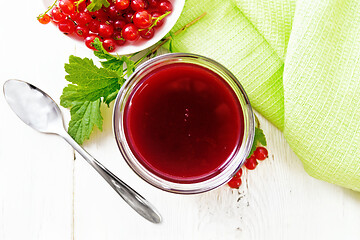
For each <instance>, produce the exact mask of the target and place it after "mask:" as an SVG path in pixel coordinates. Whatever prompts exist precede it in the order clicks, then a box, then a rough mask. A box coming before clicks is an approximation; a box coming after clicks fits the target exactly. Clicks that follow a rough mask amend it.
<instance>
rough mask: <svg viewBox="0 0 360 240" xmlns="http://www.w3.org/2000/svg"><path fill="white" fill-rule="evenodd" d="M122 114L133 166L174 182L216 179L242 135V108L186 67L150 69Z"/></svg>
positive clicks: (207, 77)
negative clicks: (134, 160) (132, 157)
mask: <svg viewBox="0 0 360 240" xmlns="http://www.w3.org/2000/svg"><path fill="white" fill-rule="evenodd" d="M124 114H125V115H124V131H125V137H126V139H127V142H128V144H129V146H130V148H131V151H132V152H133V154H134V155H135V157H136V158H137V159H138V161H139V162H140V163H141V164H142V165H143V166H144V167H145V168H147V169H148V170H149V171H150V172H152V173H154V174H155V175H157V176H159V177H161V178H163V179H166V180H169V181H172V182H178V183H183V182H188V183H195V182H198V181H203V180H205V179H209V178H211V177H213V176H215V175H217V174H218V173H219V171H220V169H221V167H223V166H225V165H226V163H227V162H228V160H230V159H231V157H232V156H233V154H234V153H235V152H236V149H237V148H238V147H239V144H241V142H242V138H243V134H244V117H243V113H242V108H241V106H240V103H239V101H238V98H237V97H236V94H235V93H234V91H233V90H232V88H231V87H230V86H229V85H228V84H227V83H226V81H225V80H223V79H222V78H221V77H220V76H219V75H217V74H216V73H214V72H212V71H211V70H208V69H206V68H205V67H202V66H199V65H196V64H192V63H173V64H169V65H166V66H161V67H158V68H157V69H155V70H152V71H151V72H150V73H149V74H147V75H146V76H145V77H144V78H143V79H141V80H140V81H139V82H138V83H137V85H136V86H135V89H134V90H133V91H132V93H131V95H130V97H129V100H128V101H127V103H126V105H125V111H124Z"/></svg>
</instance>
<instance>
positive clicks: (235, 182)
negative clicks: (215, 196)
mask: <svg viewBox="0 0 360 240" xmlns="http://www.w3.org/2000/svg"><path fill="white" fill-rule="evenodd" d="M241 183H242V181H241V178H232V179H231V180H230V181H229V182H228V185H229V187H231V188H239V187H240V186H241Z"/></svg>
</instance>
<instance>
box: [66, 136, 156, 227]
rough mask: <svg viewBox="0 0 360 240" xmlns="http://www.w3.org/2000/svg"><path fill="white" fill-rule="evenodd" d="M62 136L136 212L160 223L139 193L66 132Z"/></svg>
mask: <svg viewBox="0 0 360 240" xmlns="http://www.w3.org/2000/svg"><path fill="white" fill-rule="evenodd" d="M60 136H61V137H63V138H64V139H65V140H66V141H67V142H68V143H69V144H70V145H71V146H72V147H73V148H74V149H75V150H76V151H77V152H78V153H79V154H80V155H81V156H82V157H83V158H84V159H85V160H86V161H87V162H88V163H89V164H90V165H91V166H93V167H94V168H95V170H96V171H97V172H98V173H99V174H100V175H101V176H102V177H103V178H104V179H105V180H106V181H107V182H108V183H109V184H110V186H111V187H112V188H113V189H114V190H115V191H116V192H117V193H118V194H119V195H120V196H121V197H122V198H123V199H124V200H125V202H126V203H127V204H129V205H130V206H131V207H132V208H133V209H134V210H135V211H136V212H137V213H139V214H140V215H141V216H143V217H144V218H146V219H147V220H149V221H150V222H153V223H160V222H161V216H160V214H159V213H158V212H157V210H156V209H155V208H154V207H153V206H152V205H151V204H150V203H149V202H148V201H147V200H146V199H145V198H143V197H142V196H141V195H140V194H138V193H137V192H136V191H135V190H133V189H132V188H131V187H129V186H128V185H127V184H126V183H124V182H123V181H121V180H120V179H119V178H118V177H117V176H115V175H114V174H113V173H112V172H110V171H109V170H108V169H107V168H106V167H104V166H103V165H102V164H101V163H99V162H98V161H97V160H96V159H95V158H94V157H92V156H91V155H90V154H89V153H88V152H87V151H86V150H85V149H83V148H82V147H81V146H80V145H79V144H78V143H77V142H76V141H75V140H74V139H73V138H72V137H71V136H70V135H69V134H68V133H67V132H65V131H64V133H62V134H61V135H60Z"/></svg>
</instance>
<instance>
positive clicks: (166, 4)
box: [158, 0, 173, 13]
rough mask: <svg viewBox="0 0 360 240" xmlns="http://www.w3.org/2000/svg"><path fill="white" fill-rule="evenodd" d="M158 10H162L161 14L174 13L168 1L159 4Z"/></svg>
mask: <svg viewBox="0 0 360 240" xmlns="http://www.w3.org/2000/svg"><path fill="white" fill-rule="evenodd" d="M158 9H159V10H160V12H163V13H166V12H170V11H172V9H173V6H172V4H171V2H169V1H168V0H161V1H160V2H159V5H158Z"/></svg>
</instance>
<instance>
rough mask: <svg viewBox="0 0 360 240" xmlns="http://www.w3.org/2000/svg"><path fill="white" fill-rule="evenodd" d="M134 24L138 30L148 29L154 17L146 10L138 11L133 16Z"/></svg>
mask: <svg viewBox="0 0 360 240" xmlns="http://www.w3.org/2000/svg"><path fill="white" fill-rule="evenodd" d="M133 22H134V24H135V26H136V27H138V28H142V29H144V28H148V27H150V26H151V24H152V17H151V15H150V13H149V12H148V11H146V10H142V11H137V12H135V14H134V16H133Z"/></svg>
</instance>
